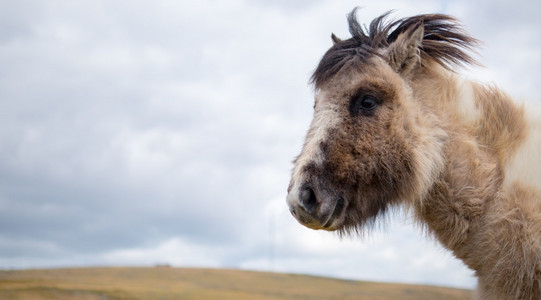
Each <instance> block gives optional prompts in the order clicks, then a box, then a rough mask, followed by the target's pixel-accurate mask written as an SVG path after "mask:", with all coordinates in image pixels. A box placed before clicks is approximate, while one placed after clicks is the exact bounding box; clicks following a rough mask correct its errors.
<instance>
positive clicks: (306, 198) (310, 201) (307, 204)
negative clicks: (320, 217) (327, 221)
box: [301, 188, 317, 212]
mask: <svg viewBox="0 0 541 300" xmlns="http://www.w3.org/2000/svg"><path fill="white" fill-rule="evenodd" d="M301 203H302V205H303V207H304V209H306V211H308V212H311V211H312V210H314V208H315V207H316V205H317V199H316V193H314V190H312V189H311V188H306V189H304V190H303V191H302V192H301Z"/></svg>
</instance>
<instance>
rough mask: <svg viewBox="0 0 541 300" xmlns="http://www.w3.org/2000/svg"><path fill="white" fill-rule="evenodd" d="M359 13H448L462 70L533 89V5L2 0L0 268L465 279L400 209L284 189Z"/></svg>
mask: <svg viewBox="0 0 541 300" xmlns="http://www.w3.org/2000/svg"><path fill="white" fill-rule="evenodd" d="M355 6H362V7H363V9H361V10H360V11H359V12H358V17H359V20H360V21H361V23H369V22H370V21H371V20H372V19H373V18H375V17H377V16H379V15H380V14H382V13H384V12H386V11H388V10H395V11H394V13H393V14H392V17H393V18H399V17H405V16H409V15H413V14H419V13H433V12H437V13H446V14H451V15H453V16H455V17H457V18H459V19H460V20H461V21H462V23H463V24H464V25H465V28H466V29H467V30H468V31H469V32H470V33H471V34H472V35H473V36H474V37H476V38H478V39H480V40H482V41H483V47H482V48H481V49H479V51H478V56H477V58H478V59H479V60H480V61H481V63H483V64H484V66H485V68H472V69H467V70H464V71H463V73H464V75H465V76H467V77H470V78H475V79H476V80H479V81H483V82H489V83H490V82H494V83H496V84H497V85H499V86H500V87H502V88H503V89H504V90H505V91H507V92H508V93H510V94H511V95H513V96H515V97H516V98H517V99H519V100H520V101H522V100H524V101H529V102H536V103H541V97H540V96H539V83H540V79H541V33H540V31H539V28H541V19H540V18H539V17H538V12H539V10H540V9H541V2H538V1H533V0H529V1H528V0H518V1H488V0H484V1H468V0H463V1H461V0H456V1H454V0H449V1H443V0H442V1H422V0H412V1H408V2H407V3H405V2H404V1H398V0H396V1H392V0H382V1H377V3H376V1H344V0H342V1H323V0H319V1H308V0H287V1H282V0H281V1H263V0H255V1H248V0H244V1H243V0H223V1H210V0H202V1H167V0H156V1H152V2H150V1H98V0H96V1H24V0H23V1H8V0H5V1H0V65H1V67H0V268H2V269H23V268H49V267H67V266H119V265H121V266H152V265H172V266H179V267H182V266H193V267H216V268H238V269H247V270H266V271H276V272H293V273H305V274H314V275H324V276H332V277H339V278H348V279H361V280H372V281H374V280H375V281H389V282H405V283H426V284H436V285H445V286H454V287H466V288H472V287H474V285H475V279H474V278H473V276H472V272H471V271H470V270H468V269H467V268H466V267H465V266H464V265H463V264H462V263H461V262H460V261H458V260H456V259H455V258H454V257H453V256H452V254H450V252H448V251H447V250H445V249H443V248H441V247H440V246H438V245H437V244H436V242H435V241H434V240H432V239H430V238H426V237H425V235H424V234H423V233H422V232H421V230H419V229H417V228H415V227H414V226H413V225H412V222H411V221H410V220H409V219H408V218H407V216H403V215H400V214H395V215H393V216H391V217H390V218H388V220H387V221H386V222H385V223H382V224H381V226H378V227H377V228H376V230H375V231H374V232H373V233H372V234H370V235H369V236H366V237H362V238H361V237H351V238H343V239H340V238H339V237H337V236H336V234H334V233H329V232H317V231H312V230H309V229H307V228H305V227H303V226H301V225H299V224H298V223H297V222H296V221H295V220H294V218H293V217H291V216H290V214H289V212H288V209H287V206H286V204H285V197H286V188H287V185H288V182H289V175H290V171H291V168H292V160H293V159H294V157H295V156H296V155H297V154H298V153H299V152H300V150H301V146H302V143H303V139H304V134H305V132H306V130H307V129H308V125H309V122H310V120H311V117H312V105H313V90H312V87H311V86H309V85H308V80H309V77H310V75H311V72H312V71H313V70H314V69H315V67H316V65H317V63H318V62H319V59H320V58H321V56H322V55H323V53H324V52H325V51H326V50H327V49H328V48H329V47H330V46H331V39H330V35H331V32H334V33H335V34H336V35H337V36H338V37H342V38H348V37H349V33H348V29H347V23H346V17H345V16H346V14H347V13H348V12H349V11H351V9H352V8H353V7H355Z"/></svg>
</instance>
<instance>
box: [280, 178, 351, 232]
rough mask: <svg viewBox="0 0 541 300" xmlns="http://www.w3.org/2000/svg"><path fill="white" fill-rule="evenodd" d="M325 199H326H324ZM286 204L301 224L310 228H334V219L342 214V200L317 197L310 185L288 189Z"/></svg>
mask: <svg viewBox="0 0 541 300" xmlns="http://www.w3.org/2000/svg"><path fill="white" fill-rule="evenodd" d="M326 200H327V201H326ZM287 204H288V206H289V211H290V212H291V214H292V215H293V216H294V217H295V219H297V221H299V223H301V224H302V225H304V226H306V227H309V228H312V229H324V230H334V229H336V228H334V227H333V224H334V223H335V222H334V221H335V220H336V218H337V217H338V216H339V215H341V214H342V212H343V209H344V205H345V203H344V200H343V199H341V198H340V199H337V200H336V201H328V199H322V198H321V197H318V195H317V193H316V191H315V190H314V189H313V188H311V187H303V188H301V189H300V190H298V191H290V192H289V194H288V196H287Z"/></svg>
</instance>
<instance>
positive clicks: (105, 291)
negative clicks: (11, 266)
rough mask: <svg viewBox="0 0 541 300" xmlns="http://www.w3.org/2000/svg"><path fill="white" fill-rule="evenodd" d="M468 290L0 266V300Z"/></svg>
mask: <svg viewBox="0 0 541 300" xmlns="http://www.w3.org/2000/svg"><path fill="white" fill-rule="evenodd" d="M471 294H472V292H471V291H469V290H461V289H451V288H443V287H434V286H421V285H407V284H389V283H374V282H363V281H350V280H339V279H332V278H324V277H315V276H306V275H292V274H279V273H266V272H251V271H239V270H224V269H190V268H168V267H154V268H79V269H46V270H20V271H0V300H4V299H6V300H8V299H9V300H17V299H32V300H45V299H59V300H70V299H84V300H94V299H96V300H98V299H100V300H122V299H156V300H158V299H159V300H169V299H183V300H184V299H186V300H191V299H235V300H242V299H256V300H259V299H260V300H266V299H268V300H271V299H272V300H277V299H406V300H407V299H416V300H422V299H442V300H443V299H470V298H471Z"/></svg>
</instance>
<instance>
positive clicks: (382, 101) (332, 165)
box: [287, 10, 475, 232]
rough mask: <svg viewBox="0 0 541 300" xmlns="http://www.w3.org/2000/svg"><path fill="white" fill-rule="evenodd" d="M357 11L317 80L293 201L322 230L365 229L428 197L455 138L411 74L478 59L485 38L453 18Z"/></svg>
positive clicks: (305, 220)
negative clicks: (472, 52) (364, 15)
mask: <svg viewBox="0 0 541 300" xmlns="http://www.w3.org/2000/svg"><path fill="white" fill-rule="evenodd" d="M355 12H356V10H353V11H352V12H351V13H350V14H349V15H348V22H349V30H350V33H351V35H352V37H351V38H349V39H347V40H340V39H339V38H337V37H336V36H334V35H332V40H333V43H334V45H333V46H332V47H331V48H330V49H329V50H328V51H327V52H326V53H325V55H324V56H323V58H322V60H321V62H320V63H319V65H318V67H317V69H316V71H315V72H314V74H313V76H312V83H313V84H314V86H315V89H316V96H315V106H314V117H313V120H312V123H311V125H310V129H309V131H308V134H307V136H306V140H305V143H304V147H303V149H302V152H301V153H300V155H299V156H298V157H297V158H296V159H295V161H294V164H295V166H294V169H293V172H292V178H291V182H290V185H289V188H288V197H287V203H288V205H289V209H290V211H291V213H292V214H293V216H295V218H296V219H297V220H298V221H299V222H300V223H301V224H303V225H305V226H307V227H310V228H313V229H325V230H341V231H344V232H346V231H350V230H358V229H359V228H361V227H362V226H363V225H365V224H367V223H370V222H372V221H373V220H374V219H375V218H376V216H378V215H379V214H381V213H383V212H385V211H386V210H387V209H388V208H389V206H391V205H393V204H398V203H399V202H401V201H413V200H414V199H418V198H419V197H422V195H423V193H425V192H426V190H427V189H428V187H429V186H430V184H431V182H432V179H433V177H434V176H435V174H436V172H438V169H439V168H440V166H441V164H442V157H441V147H442V144H443V140H444V138H445V134H444V133H442V130H441V129H439V128H438V127H437V125H436V124H437V120H436V118H435V117H434V116H430V115H425V108H424V107H423V106H422V105H421V104H420V103H418V101H416V99H415V97H414V93H413V91H412V86H411V79H412V78H413V77H415V76H417V74H419V73H420V72H422V69H423V68H427V67H428V66H429V65H434V64H433V63H436V64H438V63H439V64H440V65H443V66H444V67H450V66H451V65H453V64H460V63H470V62H473V61H472V59H471V58H470V56H468V55H467V53H466V52H465V51H464V50H467V49H469V48H471V46H472V45H473V44H474V43H475V40H474V39H472V38H471V37H469V36H468V35H466V34H465V33H463V32H462V31H461V30H460V27H459V26H458V25H457V24H456V22H455V20H454V19H452V18H450V17H448V16H445V15H419V16H415V17H411V18H406V19H401V20H398V21H394V22H387V21H386V17H387V14H384V15H382V16H380V17H378V18H376V19H375V20H373V21H372V22H371V24H370V26H369V28H368V32H365V31H366V30H364V29H363V28H362V27H361V26H360V25H359V23H358V21H357V19H356V16H355Z"/></svg>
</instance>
